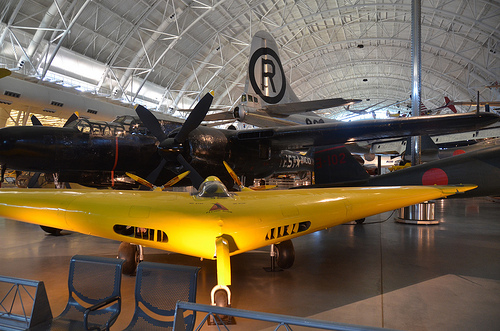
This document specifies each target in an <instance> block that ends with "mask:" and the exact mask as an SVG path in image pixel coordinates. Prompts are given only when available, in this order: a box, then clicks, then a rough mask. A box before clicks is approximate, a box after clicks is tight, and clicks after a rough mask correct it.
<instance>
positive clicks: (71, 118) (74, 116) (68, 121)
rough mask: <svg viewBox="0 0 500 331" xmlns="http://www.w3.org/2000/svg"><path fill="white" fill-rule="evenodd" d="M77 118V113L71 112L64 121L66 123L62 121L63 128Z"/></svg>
mask: <svg viewBox="0 0 500 331" xmlns="http://www.w3.org/2000/svg"><path fill="white" fill-rule="evenodd" d="M77 119H78V114H77V113H73V114H71V116H70V117H69V118H68V120H67V121H66V123H64V125H63V128H65V127H67V126H68V125H69V124H70V123H72V122H74V121H76V120H77Z"/></svg>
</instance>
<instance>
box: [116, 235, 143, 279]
mask: <svg viewBox="0 0 500 331" xmlns="http://www.w3.org/2000/svg"><path fill="white" fill-rule="evenodd" d="M118 258H119V259H123V260H125V262H124V263H123V265H122V273H123V274H124V275H129V276H134V275H135V272H136V270H137V264H138V263H139V250H138V249H137V245H132V244H129V243H126V242H122V243H121V244H120V247H119V248H118Z"/></svg>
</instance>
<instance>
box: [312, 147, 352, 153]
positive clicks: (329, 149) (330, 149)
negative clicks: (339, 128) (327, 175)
mask: <svg viewBox="0 0 500 331" xmlns="http://www.w3.org/2000/svg"><path fill="white" fill-rule="evenodd" d="M342 147H345V146H344V145H342V146H336V147H330V148H327V149H322V150H320V151H317V152H316V153H323V152H328V151H332V150H334V149H339V148H342Z"/></svg>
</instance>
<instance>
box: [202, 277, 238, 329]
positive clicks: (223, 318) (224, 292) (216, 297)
mask: <svg viewBox="0 0 500 331" xmlns="http://www.w3.org/2000/svg"><path fill="white" fill-rule="evenodd" d="M210 295H211V299H212V306H217V307H223V308H230V307H231V290H229V288H228V287H227V286H225V285H216V286H214V288H213V289H212V292H211V294H210ZM220 323H222V324H225V325H230V324H236V322H235V320H234V317H233V316H230V315H219V314H217V315H215V316H210V318H209V320H208V324H209V325H219V324H220Z"/></svg>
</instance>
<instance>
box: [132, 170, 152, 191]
mask: <svg viewBox="0 0 500 331" xmlns="http://www.w3.org/2000/svg"><path fill="white" fill-rule="evenodd" d="M126 174H127V176H129V177H130V178H132V179H133V180H135V181H136V182H138V183H139V184H141V185H144V186H147V187H149V188H150V189H154V186H153V184H151V183H150V182H148V181H147V180H145V179H144V178H141V177H139V176H136V175H134V174H131V173H129V172H126Z"/></svg>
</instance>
